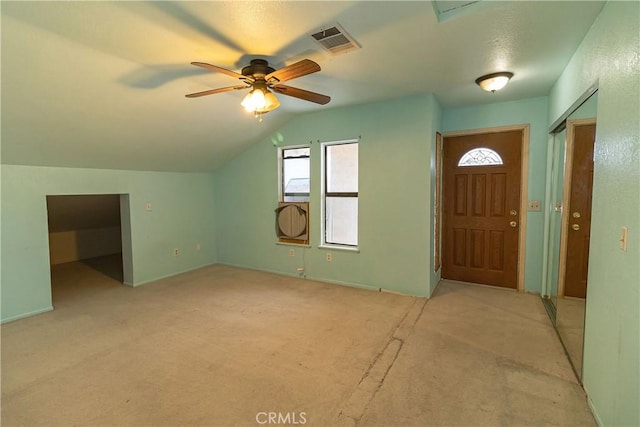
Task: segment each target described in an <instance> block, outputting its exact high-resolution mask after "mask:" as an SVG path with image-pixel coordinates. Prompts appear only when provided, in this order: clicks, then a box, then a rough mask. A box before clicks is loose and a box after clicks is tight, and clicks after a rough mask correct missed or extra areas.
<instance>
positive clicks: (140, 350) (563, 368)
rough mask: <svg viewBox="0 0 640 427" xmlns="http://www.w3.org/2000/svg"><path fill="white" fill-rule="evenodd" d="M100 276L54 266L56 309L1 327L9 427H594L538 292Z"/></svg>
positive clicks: (229, 274) (200, 273)
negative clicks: (418, 292) (137, 283)
mask: <svg viewBox="0 0 640 427" xmlns="http://www.w3.org/2000/svg"><path fill="white" fill-rule="evenodd" d="M104 261H105V262H106V263H107V264H108V262H107V261H108V260H104ZM107 267H108V265H107ZM105 273H109V268H104V266H102V268H101V266H100V262H98V263H94V264H93V265H88V264H86V263H69V264H63V265H60V266H55V267H54V269H53V281H54V306H55V307H56V309H55V310H54V311H53V312H50V313H46V314H42V315H39V316H35V317H31V318H27V319H22V320H19V321H15V322H12V323H8V324H5V325H2V329H1V332H2V425H3V426H14V425H26V426H31V425H47V426H67V425H176V426H177V425H181V426H187V425H210V426H218V425H220V426H222V425H224V426H235V425H269V424H271V425H273V424H274V423H273V422H280V424H281V425H282V424H286V423H288V424H289V425H296V424H297V425H301V424H305V425H313V426H332V425H361V426H369V425H371V426H375V425H386V426H396V425H398V426H400V425H402V426H405V425H416V426H417V425H420V426H430V425H433V426H436V425H448V426H453V425H474V426H478V425H487V426H488V425H505V426H507V425H514V426H515V425H559V426H560V425H562V426H568V425H576V426H588V425H594V424H593V420H592V418H591V415H590V413H589V410H588V408H587V405H586V400H585V396H584V393H583V391H582V389H581V387H580V386H579V385H578V384H577V382H576V380H575V378H574V376H573V374H572V371H571V368H570V366H569V363H568V361H567V360H566V357H565V355H564V352H563V350H562V346H561V344H560V343H559V341H558V339H557V337H556V335H555V332H554V330H553V329H552V327H551V324H550V322H549V320H548V318H547V317H546V313H545V311H544V308H543V306H542V303H541V302H540V300H539V298H538V297H536V296H533V295H524V294H518V293H516V292H510V291H505V290H501V289H490V288H485V287H478V286H469V285H463V284H456V283H447V282H443V283H442V284H441V285H440V286H439V288H438V290H437V292H436V295H435V296H434V298H432V299H431V300H429V301H427V300H426V299H422V298H412V297H403V296H398V295H392V294H387V293H379V292H371V291H365V290H359V289H355V288H348V287H341V286H336V285H329V284H324V283H318V282H312V281H306V280H302V279H297V278H291V277H283V276H278V275H273V274H267V273H261V272H256V271H250V270H243V269H237V268H231V267H227V266H222V265H214V266H210V267H206V268H203V269H199V270H196V271H192V272H189V273H186V274H182V275H179V276H175V277H172V278H168V279H164V280H161V281H158V282H156V283H151V284H147V285H144V286H141V287H138V288H135V289H132V288H128V287H125V286H123V285H121V284H118V282H117V281H116V280H114V279H113V278H112V277H111V276H114V277H117V275H114V274H105ZM270 422H271V423H270Z"/></svg>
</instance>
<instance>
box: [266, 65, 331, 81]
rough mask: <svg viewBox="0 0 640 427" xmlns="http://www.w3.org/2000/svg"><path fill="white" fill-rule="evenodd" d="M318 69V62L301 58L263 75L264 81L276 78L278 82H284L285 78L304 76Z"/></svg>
mask: <svg viewBox="0 0 640 427" xmlns="http://www.w3.org/2000/svg"><path fill="white" fill-rule="evenodd" d="M318 71H320V66H319V65H318V64H316V63H315V62H313V61H312V60H310V59H303V60H302V61H298V62H296V63H295V64H291V65H288V66H286V67H283V68H280V69H279V70H276V71H274V72H273V73H270V74H267V75H266V76H264V79H265V80H266V81H269V80H270V79H276V80H278V82H286V81H287V80H291V79H295V78H297V77H302V76H306V75H307V74H312V73H315V72H318ZM275 83H277V82H275Z"/></svg>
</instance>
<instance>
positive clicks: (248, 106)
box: [240, 88, 267, 113]
mask: <svg viewBox="0 0 640 427" xmlns="http://www.w3.org/2000/svg"><path fill="white" fill-rule="evenodd" d="M240 105H242V106H243V107H244V109H245V110H247V112H248V113H253V112H256V111H258V110H261V109H263V108H264V107H265V106H266V105H267V103H266V101H265V96H264V92H263V91H262V89H260V88H255V89H253V90H252V91H251V92H249V93H248V94H247V96H245V97H244V99H243V100H242V102H241V103H240Z"/></svg>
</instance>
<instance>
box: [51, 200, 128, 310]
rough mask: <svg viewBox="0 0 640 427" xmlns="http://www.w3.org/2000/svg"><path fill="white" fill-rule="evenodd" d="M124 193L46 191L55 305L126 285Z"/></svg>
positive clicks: (126, 228)
mask: <svg viewBox="0 0 640 427" xmlns="http://www.w3.org/2000/svg"><path fill="white" fill-rule="evenodd" d="M128 204H129V196H128V195H126V194H81V195H48V196H47V221H48V226H49V263H50V271H51V295H52V303H53V305H54V307H59V306H60V305H64V304H65V303H67V302H70V301H75V300H77V299H78V298H82V297H83V296H87V295H90V294H94V293H95V292H101V291H104V290H106V289H109V288H113V287H119V286H121V285H122V284H123V283H131V247H130V246H131V237H130V234H131V232H130V227H129V209H128Z"/></svg>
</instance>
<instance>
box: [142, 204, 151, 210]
mask: <svg viewBox="0 0 640 427" xmlns="http://www.w3.org/2000/svg"><path fill="white" fill-rule="evenodd" d="M144 210H145V211H147V212H151V202H147V203H146V204H145V205H144Z"/></svg>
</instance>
